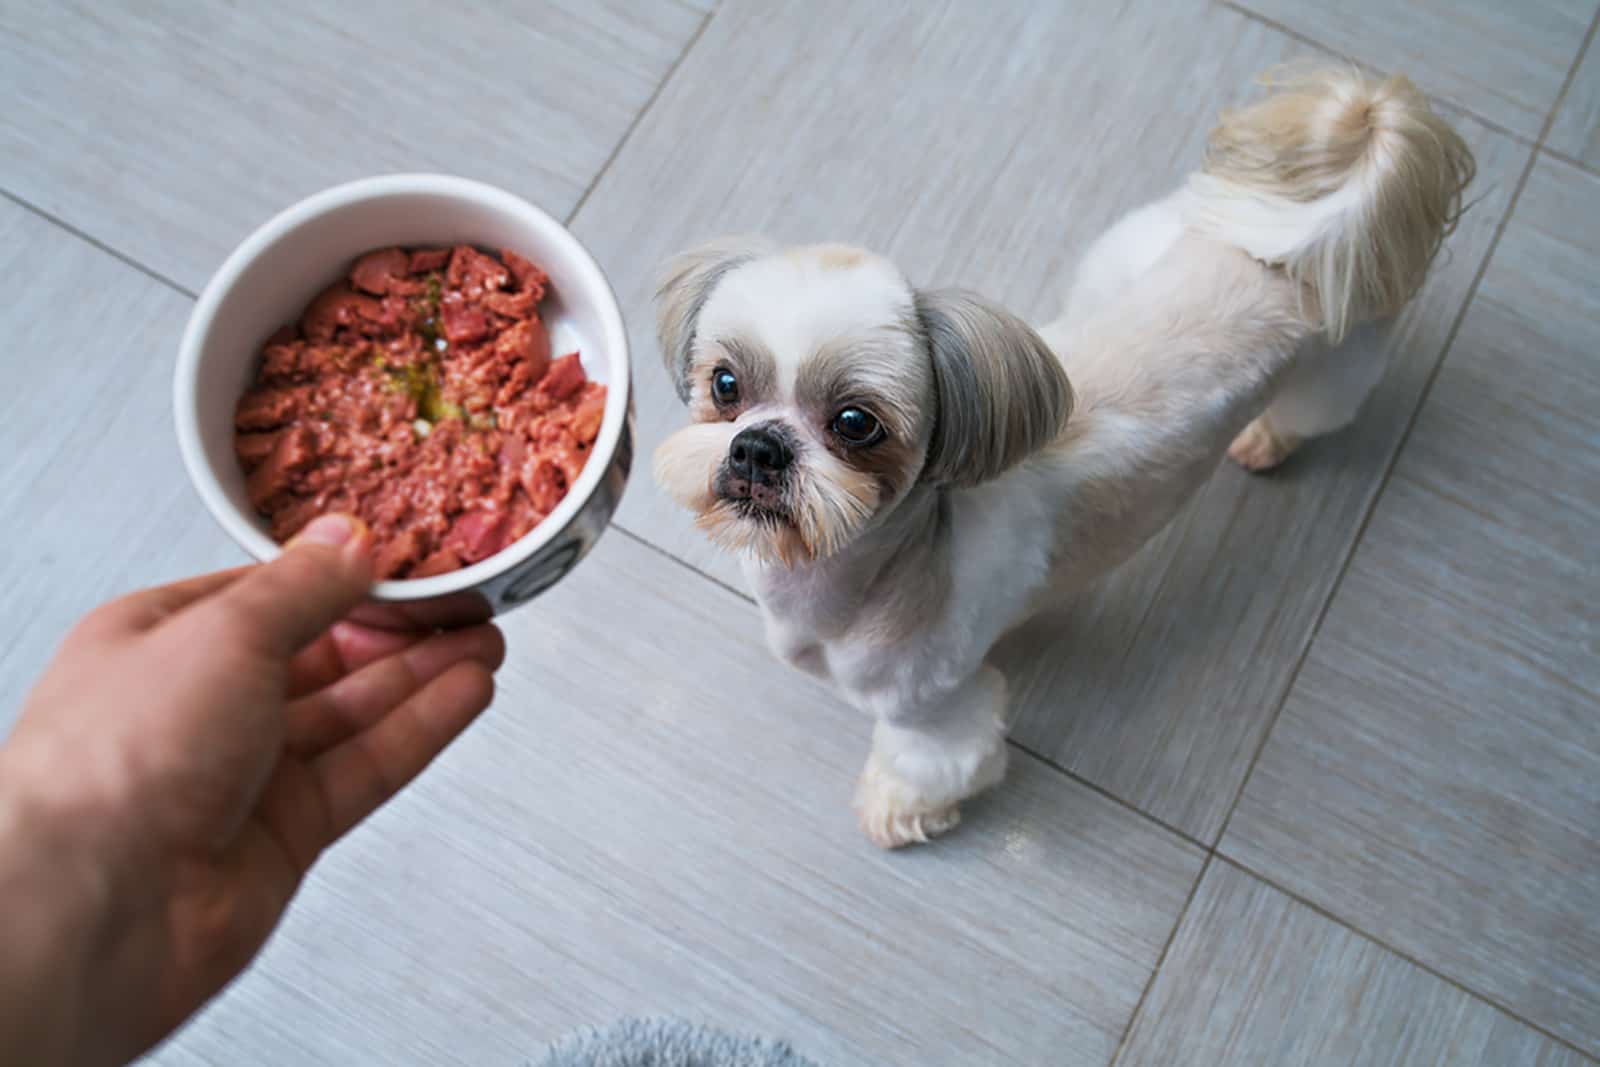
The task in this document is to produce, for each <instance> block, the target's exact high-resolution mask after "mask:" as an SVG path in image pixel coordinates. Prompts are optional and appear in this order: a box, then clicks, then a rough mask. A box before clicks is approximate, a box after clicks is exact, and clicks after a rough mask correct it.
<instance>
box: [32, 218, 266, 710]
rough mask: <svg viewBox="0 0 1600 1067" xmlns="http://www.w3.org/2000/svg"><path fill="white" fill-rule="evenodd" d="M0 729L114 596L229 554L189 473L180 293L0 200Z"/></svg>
mask: <svg viewBox="0 0 1600 1067" xmlns="http://www.w3.org/2000/svg"><path fill="white" fill-rule="evenodd" d="M0 278H4V279H5V280H6V287H7V300H6V302H5V304H4V306H0V332H3V334H4V336H5V338H6V354H5V356H4V357H0V358H3V360H4V363H3V365H4V367H5V368H6V371H7V379H8V381H10V382H11V383H12V388H9V389H7V390H6V392H5V395H4V396H3V397H0V453H3V454H4V455H5V456H6V461H5V463H4V464H3V465H0V515H3V516H4V519H3V520H0V526H3V529H4V533H3V535H0V542H3V544H4V549H3V550H0V588H3V589H5V591H6V602H7V605H8V607H7V611H6V616H5V619H4V621H3V622H0V733H4V731H5V729H6V728H8V727H9V725H10V722H11V719H12V717H13V716H14V714H15V713H16V710H17V705H18V703H19V702H20V700H21V698H22V696H23V694H24V693H25V692H26V691H27V690H28V688H29V687H30V685H31V683H32V680H33V678H34V677H35V676H36V675H37V674H38V672H39V670H40V668H41V667H43V666H44V664H45V662H46V661H47V660H48V659H49V657H50V655H51V653H52V651H53V650H54V648H55V646H56V643H57V642H58V641H59V640H60V638H61V635H62V633H63V632H64V631H65V630H66V628H67V627H68V626H69V625H70V624H71V622H72V621H73V620H74V619H76V618H77V617H78V616H80V615H81V614H83V613H84V612H85V611H87V610H88V609H89V608H91V607H93V606H94V605H96V604H98V603H99V602H101V601H102V600H105V599H107V598H109V597H111V596H114V595H117V594H120V593H124V592H127V591H129V590H131V589H134V588H137V587H139V586H142V585H146V584H149V583H151V582H156V581H164V580H170V579H173V578H177V577H180V576H182V575H184V574H188V573H193V572H194V571H197V570H205V569H211V568H214V567H216V566H220V565H223V564H226V563H232V562H236V561H238V560H239V559H240V558H241V556H240V555H239V554H238V552H237V551H236V550H235V549H233V548H232V546H231V542H227V539H226V538H225V537H224V536H223V534H222V532H221V531H220V530H219V529H217V527H216V525H215V524H214V523H212V522H211V520H210V518H209V517H208V516H207V515H206V514H205V511H204V509H203V508H202V507H201V506H200V501H199V498H197V497H196V496H195V495H194V493H193V492H192V491H191V490H190V488H189V481H188V478H187V477H186V476H185V474H184V472H183V465H182V463H181V461H180V460H179V459H178V446H177V440H176V438H175V437H174V435H173V431H172V420H171V418H170V417H169V415H168V412H169V411H170V410H171V396H172V360H173V356H174V354H175V353H176V351H177V345H178V335H179V334H180V333H181V332H182V330H183V324H184V320H185V318H186V317H187V316H188V313H189V300H188V299H187V298H186V297H183V296H180V295H178V294H177V293H174V292H173V291H172V290H170V289H168V288H167V287H166V286H164V285H161V284H160V283H159V282H155V281H153V280H151V279H150V278H148V277H146V276H145V275H143V274H140V273H139V272H138V271H136V270H134V269H133V268H131V267H128V266H126V265H125V264H122V263H119V262H117V261H116V260H115V259H112V258H111V257H110V256H108V255H106V254H105V253H104V252H101V251H100V250H98V249H96V248H93V247H92V246H90V245H88V244H85V243H84V242H82V241H80V240H78V239H77V238H75V237H73V236H71V235H69V234H67V233H66V232H65V231H63V230H61V229H59V228H58V227H56V226H53V225H51V224H50V223H48V222H46V221H44V220H43V219H41V218H39V217H38V216H37V215H34V214H33V213H31V212H28V211H25V210H24V209H22V208H20V207H18V206H17V205H15V204H13V203H11V202H10V201H9V200H0Z"/></svg>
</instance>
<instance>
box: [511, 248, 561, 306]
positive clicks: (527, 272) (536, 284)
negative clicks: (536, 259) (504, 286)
mask: <svg viewBox="0 0 1600 1067" xmlns="http://www.w3.org/2000/svg"><path fill="white" fill-rule="evenodd" d="M500 258H501V259H503V260H505V262H506V266H507V267H508V268H510V270H511V276H512V277H513V278H515V279H516V280H517V290H518V291H519V292H523V293H532V294H533V302H534V303H535V304H537V303H538V302H539V301H541V300H543V299H544V291H545V289H546V287H547V286H548V285H549V283H550V276H549V275H547V274H545V272H544V271H542V270H540V269H539V268H538V267H536V266H535V265H534V264H533V263H531V262H530V261H528V260H526V259H523V258H522V257H521V256H519V255H517V254H516V253H515V252H513V251H511V249H509V248H502V249H501V250H500Z"/></svg>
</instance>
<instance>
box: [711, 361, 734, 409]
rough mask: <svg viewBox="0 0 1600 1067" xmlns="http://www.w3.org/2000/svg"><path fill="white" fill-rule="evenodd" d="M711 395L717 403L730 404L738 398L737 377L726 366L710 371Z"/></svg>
mask: <svg viewBox="0 0 1600 1067" xmlns="http://www.w3.org/2000/svg"><path fill="white" fill-rule="evenodd" d="M711 396H712V398H713V399H715V400H716V402H717V403H719V404H732V403H734V402H735V401H737V400H738V399H739V379H738V378H737V377H735V376H734V373H733V371H731V370H729V369H728V368H727V367H718V368H717V369H716V370H714V371H712V372H711Z"/></svg>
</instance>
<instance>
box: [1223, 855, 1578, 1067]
mask: <svg viewBox="0 0 1600 1067" xmlns="http://www.w3.org/2000/svg"><path fill="white" fill-rule="evenodd" d="M1212 856H1214V857H1215V858H1216V860H1217V862H1218V863H1225V864H1227V865H1228V866H1230V867H1232V868H1233V869H1235V870H1237V871H1239V872H1241V873H1242V874H1245V875H1248V876H1249V877H1251V878H1254V879H1255V880H1256V881H1258V882H1260V883H1261V884H1262V885H1264V886H1267V887H1268V888H1270V889H1272V890H1274V891H1275V892H1278V893H1282V894H1283V895H1284V896H1286V897H1288V898H1289V899H1290V900H1292V901H1294V902H1295V903H1296V904H1299V905H1300V906H1301V907H1304V908H1308V909H1310V910H1311V911H1313V912H1315V913H1316V914H1317V915H1320V916H1321V917H1322V918H1324V919H1326V920H1328V921H1329V922H1331V923H1333V924H1334V925H1335V926H1337V927H1339V928H1340V929H1341V930H1346V931H1348V932H1349V933H1352V934H1354V935H1355V936H1357V937H1359V938H1361V939H1362V940H1363V941H1366V942H1368V943H1369V944H1373V945H1376V946H1377V947H1379V948H1381V949H1383V950H1384V951H1385V952H1388V953H1391V954H1393V955H1394V956H1396V957H1397V958H1399V959H1402V960H1404V961H1405V962H1407V963H1409V964H1410V965H1411V966H1413V967H1415V968H1416V969H1417V970H1419V971H1422V972H1423V973H1424V974H1427V975H1430V976H1431V977H1433V978H1436V979H1438V980H1439V981H1441V982H1443V983H1444V984H1445V985H1447V986H1449V987H1451V988H1452V989H1455V990H1457V991H1459V992H1461V993H1465V994H1466V995H1467V996H1468V997H1470V998H1471V999H1473V1000H1476V1001H1478V1002H1479V1003H1482V1004H1487V1005H1488V1006H1489V1007H1491V1008H1493V1009H1494V1010H1495V1011H1498V1012H1500V1013H1501V1014H1503V1015H1505V1016H1506V1017H1507V1018H1509V1019H1513V1020H1515V1021H1516V1022H1519V1023H1521V1024H1522V1025H1523V1026H1526V1027H1527V1028H1528V1029H1530V1030H1532V1031H1534V1032H1535V1033H1537V1034H1539V1035H1540V1036H1541V1037H1544V1038H1546V1039H1548V1040H1550V1041H1553V1042H1555V1043H1556V1044H1558V1045H1560V1046H1561V1047H1562V1048H1565V1049H1569V1050H1571V1051H1572V1052H1576V1053H1577V1054H1578V1055H1579V1056H1582V1057H1583V1058H1584V1059H1585V1060H1587V1061H1588V1062H1590V1063H1596V1062H1600V1061H1596V1060H1595V1059H1594V1057H1593V1056H1592V1055H1591V1054H1590V1053H1588V1052H1585V1051H1584V1050H1583V1049H1581V1048H1579V1047H1578V1046H1577V1045H1575V1044H1573V1043H1572V1042H1571V1041H1569V1040H1567V1039H1566V1038H1564V1037H1562V1036H1560V1035H1559V1034H1555V1033H1552V1032H1551V1031H1550V1030H1548V1029H1547V1028H1545V1027H1543V1026H1540V1025H1539V1024H1538V1023H1536V1022H1533V1021H1532V1020H1529V1019H1525V1018H1523V1017H1522V1016H1521V1015H1519V1014H1517V1012H1515V1011H1514V1010H1512V1009H1511V1008H1510V1007H1508V1006H1507V1005H1505V1004H1502V1003H1500V1002H1499V1001H1497V1000H1495V999H1494V998H1493V997H1491V996H1489V995H1487V994H1485V993H1480V992H1478V991H1477V990H1475V989H1473V988H1472V987H1470V986H1468V985H1466V984H1464V983H1463V982H1460V981H1458V980H1457V979H1455V978H1452V977H1450V976H1449V975H1448V974H1445V973H1444V972H1443V971H1440V970H1438V969H1437V968H1434V967H1430V966H1429V965H1428V964H1426V963H1423V962H1422V961H1421V960H1420V959H1418V958H1417V957H1416V956H1413V955H1412V954H1411V953H1409V952H1406V951H1404V950H1402V949H1398V948H1396V947H1395V946H1393V945H1391V944H1389V943H1388V942H1387V941H1384V940H1383V939H1381V938H1379V937H1377V936H1375V935H1373V934H1369V933H1367V932H1366V931H1365V930H1363V929H1361V928H1360V927H1359V926H1356V925H1355V924H1354V923H1351V922H1348V921H1346V920H1345V919H1342V918H1340V917H1339V916H1338V915H1336V914H1334V913H1333V912H1331V911H1329V910H1328V909H1327V908H1325V907H1323V906H1322V905H1321V904H1318V903H1316V902H1315V901H1313V900H1311V899H1309V898H1307V897H1304V896H1302V895H1301V894H1299V893H1297V892H1295V891H1294V890H1292V889H1289V888H1288V887H1286V886H1283V885H1280V884H1279V883H1278V882H1275V881H1273V880H1272V879H1271V878H1268V877H1267V876H1266V875H1264V874H1262V873H1261V872H1260V871H1258V870H1256V869H1255V868H1253V867H1251V866H1250V865H1249V864H1247V863H1244V862H1243V861H1241V860H1238V859H1235V858H1234V857H1233V856H1230V855H1228V854H1227V853H1226V852H1221V851H1217V852H1213V853H1212Z"/></svg>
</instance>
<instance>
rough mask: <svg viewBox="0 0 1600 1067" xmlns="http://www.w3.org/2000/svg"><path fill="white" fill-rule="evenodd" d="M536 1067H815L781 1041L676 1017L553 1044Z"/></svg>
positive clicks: (628, 1022) (585, 1032)
mask: <svg viewBox="0 0 1600 1067" xmlns="http://www.w3.org/2000/svg"><path fill="white" fill-rule="evenodd" d="M534 1067H816V1064H814V1063H812V1062H811V1061H810V1060H807V1059H802V1058H801V1057H800V1056H799V1055H797V1054H796V1053H795V1051H794V1050H793V1049H791V1048H790V1047H789V1046H788V1045H786V1044H784V1043H783V1042H781V1041H769V1040H767V1039H766V1038H761V1037H739V1036H736V1035H734V1034H727V1033H723V1032H722V1031H720V1030H712V1029H711V1028H709V1027H705V1026H697V1025H695V1024H694V1023H686V1022H682V1021H680V1020H676V1019H624V1020H622V1021H621V1022H619V1023H616V1024H615V1025H612V1026H608V1027H606V1028H605V1029H603V1030H596V1029H585V1030H580V1031H579V1032H578V1033H576V1034H573V1035H572V1036H570V1037H567V1038H565V1039H563V1040H561V1041H558V1042H556V1043H555V1044H554V1045H551V1046H550V1049H549V1051H548V1052H546V1053H545V1058H544V1059H542V1060H539V1061H538V1062H537V1063H536V1064H534Z"/></svg>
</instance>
